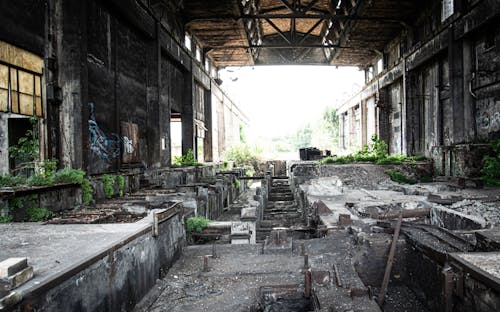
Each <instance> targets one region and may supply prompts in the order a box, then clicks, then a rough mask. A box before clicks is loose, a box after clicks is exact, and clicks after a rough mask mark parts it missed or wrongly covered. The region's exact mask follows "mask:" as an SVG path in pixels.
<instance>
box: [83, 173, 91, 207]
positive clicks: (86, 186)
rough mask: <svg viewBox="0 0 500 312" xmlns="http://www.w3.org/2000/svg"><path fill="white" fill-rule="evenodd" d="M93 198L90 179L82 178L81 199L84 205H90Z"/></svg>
mask: <svg viewBox="0 0 500 312" xmlns="http://www.w3.org/2000/svg"><path fill="white" fill-rule="evenodd" d="M93 199H94V189H93V188H92V185H91V184H90V179H83V180H82V201H83V204H84V205H90V203H91V202H92V200H93Z"/></svg>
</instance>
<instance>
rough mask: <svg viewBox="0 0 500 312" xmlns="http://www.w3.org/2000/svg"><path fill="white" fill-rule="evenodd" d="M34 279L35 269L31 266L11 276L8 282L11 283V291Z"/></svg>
mask: <svg viewBox="0 0 500 312" xmlns="http://www.w3.org/2000/svg"><path fill="white" fill-rule="evenodd" d="M32 278H33V267H32V266H29V267H27V268H24V269H23V270H21V271H20V272H17V273H16V274H14V275H12V276H9V277H8V278H7V281H8V282H9V283H10V287H11V289H14V288H17V287H19V286H21V285H22V284H24V283H26V282H27V281H29V280H30V279H32Z"/></svg>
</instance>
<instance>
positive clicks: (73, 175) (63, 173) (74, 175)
mask: <svg viewBox="0 0 500 312" xmlns="http://www.w3.org/2000/svg"><path fill="white" fill-rule="evenodd" d="M84 178H85V171H83V170H79V169H71V168H65V169H62V170H59V171H57V172H56V173H55V174H54V181H55V182H56V183H76V184H82V183H83V180H84Z"/></svg>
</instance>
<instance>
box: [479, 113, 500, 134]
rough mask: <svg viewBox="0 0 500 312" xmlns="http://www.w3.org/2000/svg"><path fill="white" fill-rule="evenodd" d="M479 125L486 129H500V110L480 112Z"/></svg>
mask: <svg viewBox="0 0 500 312" xmlns="http://www.w3.org/2000/svg"><path fill="white" fill-rule="evenodd" d="M478 119H479V127H480V128H481V129H484V130H493V131H494V130H498V129H500V112H495V113H493V114H488V113H487V112H482V113H480V114H479V118H478Z"/></svg>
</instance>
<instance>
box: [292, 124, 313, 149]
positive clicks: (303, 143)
mask: <svg viewBox="0 0 500 312" xmlns="http://www.w3.org/2000/svg"><path fill="white" fill-rule="evenodd" d="M312 133H313V128H312V127H311V125H310V124H307V125H306V126H304V127H302V128H300V129H299V130H297V133H296V134H295V136H296V138H295V142H294V143H295V148H296V149H299V148H305V147H310V146H311V145H312Z"/></svg>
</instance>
